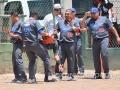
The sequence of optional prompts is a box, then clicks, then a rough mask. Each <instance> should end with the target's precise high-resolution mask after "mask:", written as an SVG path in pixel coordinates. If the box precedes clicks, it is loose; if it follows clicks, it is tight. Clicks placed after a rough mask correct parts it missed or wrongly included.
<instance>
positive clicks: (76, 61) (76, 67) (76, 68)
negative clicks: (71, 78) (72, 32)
mask: <svg viewBox="0 0 120 90" xmlns="http://www.w3.org/2000/svg"><path fill="white" fill-rule="evenodd" d="M77 73H78V57H77V42H76V48H75V70H74V74H75V75H77Z"/></svg>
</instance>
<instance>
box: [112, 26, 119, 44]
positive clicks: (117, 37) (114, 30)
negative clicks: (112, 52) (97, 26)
mask: <svg viewBox="0 0 120 90" xmlns="http://www.w3.org/2000/svg"><path fill="white" fill-rule="evenodd" d="M110 30H111V31H112V33H113V34H114V35H115V37H116V40H117V43H118V44H119V45H120V37H119V35H118V33H117V30H116V29H115V27H114V26H112V27H111V28H110Z"/></svg>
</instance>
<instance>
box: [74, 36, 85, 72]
mask: <svg viewBox="0 0 120 90" xmlns="http://www.w3.org/2000/svg"><path fill="white" fill-rule="evenodd" d="M77 66H78V67H77ZM78 68H79V70H80V72H84V59H83V56H82V40H81V37H80V36H77V43H76V57H75V73H77V72H78Z"/></svg>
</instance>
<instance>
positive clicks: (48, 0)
mask: <svg viewBox="0 0 120 90" xmlns="http://www.w3.org/2000/svg"><path fill="white" fill-rule="evenodd" d="M0 5H1V7H4V8H0V9H1V10H0V13H1V14H0V43H9V42H10V37H8V36H7V35H6V34H5V33H4V32H3V30H2V28H3V27H6V28H8V29H9V30H10V29H11V25H12V21H11V18H10V13H11V12H13V11H16V12H18V14H19V17H20V19H21V20H22V21H25V20H27V19H28V18H29V13H30V12H31V11H32V12H33V11H34V12H37V13H38V20H40V21H41V20H43V19H44V17H45V16H46V15H47V14H49V13H51V12H53V0H8V2H0Z"/></svg>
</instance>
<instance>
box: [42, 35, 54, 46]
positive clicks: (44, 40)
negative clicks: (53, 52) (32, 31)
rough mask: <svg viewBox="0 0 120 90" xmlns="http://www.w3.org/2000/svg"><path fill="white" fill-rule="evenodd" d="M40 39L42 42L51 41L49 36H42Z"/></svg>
mask: <svg viewBox="0 0 120 90" xmlns="http://www.w3.org/2000/svg"><path fill="white" fill-rule="evenodd" d="M42 39H43V40H42V41H43V43H44V44H50V43H51V42H52V41H53V40H52V37H51V36H43V37H42Z"/></svg>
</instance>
